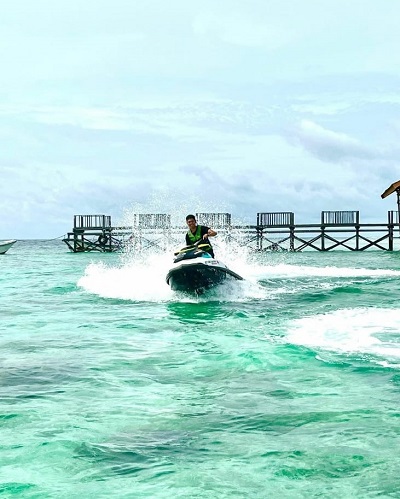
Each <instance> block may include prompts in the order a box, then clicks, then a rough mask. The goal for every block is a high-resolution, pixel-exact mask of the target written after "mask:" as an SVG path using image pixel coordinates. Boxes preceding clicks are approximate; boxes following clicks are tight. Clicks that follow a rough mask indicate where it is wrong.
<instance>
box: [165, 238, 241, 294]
mask: <svg viewBox="0 0 400 499" xmlns="http://www.w3.org/2000/svg"><path fill="white" fill-rule="evenodd" d="M210 251H212V249H211V247H210V245H209V244H208V243H204V241H198V242H197V243H195V244H192V245H190V246H185V247H184V248H182V249H180V250H179V251H177V252H176V253H175V258H174V263H173V266H172V267H171V268H170V270H169V271H168V273H167V276H166V278H165V280H166V282H167V284H169V285H170V286H171V289H172V290H174V291H185V292H189V293H195V294H202V293H204V291H207V290H208V289H211V288H213V287H214V286H216V285H218V284H221V283H223V282H224V281H225V280H226V279H233V280H239V281H241V280H243V277H241V276H240V275H239V274H236V272H233V271H232V270H230V269H229V268H228V267H227V266H226V265H225V264H224V263H222V262H220V261H219V260H217V259H215V258H213V257H212V256H211V254H210Z"/></svg>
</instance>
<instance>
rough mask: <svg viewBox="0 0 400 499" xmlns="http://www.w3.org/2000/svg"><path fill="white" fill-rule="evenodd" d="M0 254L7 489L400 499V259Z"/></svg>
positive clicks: (18, 492) (98, 494)
mask: <svg viewBox="0 0 400 499" xmlns="http://www.w3.org/2000/svg"><path fill="white" fill-rule="evenodd" d="M214 247H215V248H216V253H217V257H218V258H220V259H221V260H222V261H224V262H225V263H226V264H228V266H230V268H231V269H232V270H234V271H235V272H237V273H239V274H241V275H242V276H243V277H244V278H245V280H244V281H243V282H240V281H237V282H234V283H231V284H226V285H223V286H221V287H220V288H219V289H218V290H214V291H212V292H209V293H208V294H206V295H204V296H202V297H200V298H196V297H190V296H185V295H179V294H176V293H174V292H172V291H171V290H170V289H169V287H168V286H167V284H166V283H165V280H164V279H165V274H166V272H167V270H168V266H169V265H170V264H171V262H172V256H171V253H169V252H166V253H165V254H162V253H160V254H157V253H154V254H142V255H138V254H137V253H135V252H134V251H129V249H128V250H127V251H125V252H123V253H119V254H117V253H113V254H102V253H84V254H74V253H70V252H69V251H68V249H67V247H66V246H65V244H64V243H62V242H61V241H60V240H54V241H32V240H31V241H18V242H17V243H16V244H15V245H14V246H13V247H12V248H11V249H10V250H9V252H8V253H6V254H5V255H2V256H0V267H1V273H0V282H1V287H0V363H1V364H0V365H1V370H0V400H1V407H0V496H1V497H13V498H14V497H21V498H40V499H42V498H68V499H73V498H80V499H85V498H111V497H112V498H114V497H115V498H154V499H157V498H173V499H176V498H210V499H211V498H212V499H215V498H279V499H286V498H288V499H289V498H290V499H291V498H293V499H298V498H303V497H304V498H308V499H309V498H325V497H326V498H341V499H346V498H372V497H379V498H400V452H399V449H400V306H399V296H400V253H399V252H397V251H396V252H392V253H390V252H384V251H367V252H350V251H332V252H327V253H320V252H314V251H308V252H303V253H279V252H277V253H264V254H257V255H255V254H246V252H244V253H242V252H241V251H238V250H236V251H235V252H234V254H233V255H231V254H230V253H229V251H228V248H224V247H218V245H217V244H214Z"/></svg>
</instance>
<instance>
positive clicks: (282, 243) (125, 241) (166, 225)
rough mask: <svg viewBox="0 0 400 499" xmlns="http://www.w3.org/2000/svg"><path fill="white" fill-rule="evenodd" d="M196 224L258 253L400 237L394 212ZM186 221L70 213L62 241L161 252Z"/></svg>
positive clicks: (216, 217) (175, 241) (180, 236)
mask: <svg viewBox="0 0 400 499" xmlns="http://www.w3.org/2000/svg"><path fill="white" fill-rule="evenodd" d="M196 218H197V221H198V223H199V224H202V225H208V226H209V227H212V228H215V229H216V230H217V231H218V236H217V237H218V239H217V240H216V243H217V241H219V240H222V241H224V242H226V243H228V244H236V245H238V246H241V247H247V248H248V249H249V250H251V251H254V252H260V251H297V252H299V251H304V250H316V251H332V250H335V249H339V250H349V251H365V250H368V249H376V250H384V251H393V250H394V240H395V237H399V235H400V232H399V231H400V224H399V212H398V211H389V212H388V218H387V221H386V222H385V223H376V224H374V223H372V224H371V223H368V224H365V223H361V221H360V212H359V211H322V212H321V219H320V223H318V224H296V223H295V214H294V213H293V212H270V213H257V219H256V223H255V224H254V225H232V223H231V222H232V217H231V214H230V213H196ZM186 231H187V227H186V225H181V226H173V225H172V224H171V215H169V214H165V213H151V214H135V215H134V216H133V223H132V225H131V226H129V227H127V226H124V227H119V226H112V224H111V216H109V215H75V216H74V226H73V229H72V231H71V232H68V234H67V235H66V236H65V237H64V238H63V242H64V243H65V244H66V245H67V246H68V248H69V249H70V250H71V251H73V252H74V253H78V252H86V251H100V252H114V251H120V250H122V249H123V248H125V247H127V246H129V247H130V248H132V249H134V250H136V251H146V250H150V249H151V250H157V251H162V252H164V251H166V250H167V249H169V248H171V247H172V246H175V247H179V246H182V245H184V235H185V233H186Z"/></svg>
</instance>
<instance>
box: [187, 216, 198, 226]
mask: <svg viewBox="0 0 400 499" xmlns="http://www.w3.org/2000/svg"><path fill="white" fill-rule="evenodd" d="M186 223H187V225H188V226H189V227H190V228H193V227H196V225H197V224H196V217H195V216H194V215H188V216H187V217H186Z"/></svg>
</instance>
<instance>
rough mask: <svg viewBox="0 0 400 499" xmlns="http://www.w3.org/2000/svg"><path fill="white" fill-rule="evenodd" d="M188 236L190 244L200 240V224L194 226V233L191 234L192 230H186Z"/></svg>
mask: <svg viewBox="0 0 400 499" xmlns="http://www.w3.org/2000/svg"><path fill="white" fill-rule="evenodd" d="M188 237H189V241H190V242H191V244H194V243H197V241H200V239H201V225H198V226H197V227H196V232H195V233H194V234H192V231H191V230H190V229H189V230H188Z"/></svg>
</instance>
